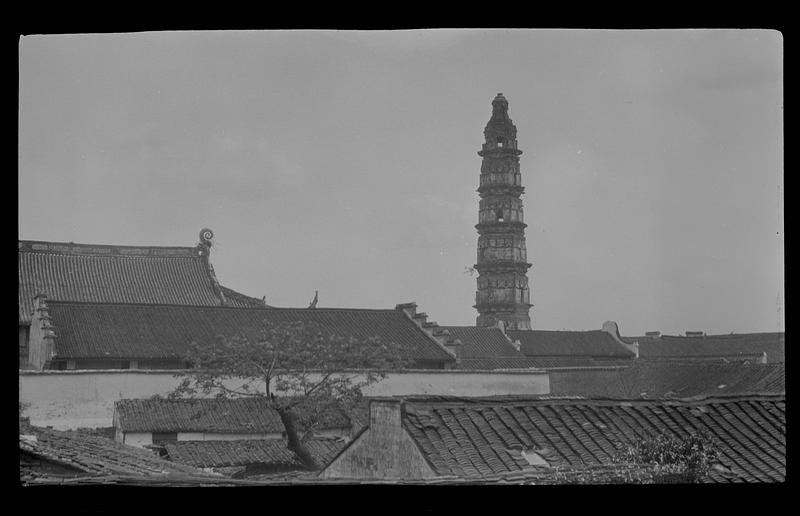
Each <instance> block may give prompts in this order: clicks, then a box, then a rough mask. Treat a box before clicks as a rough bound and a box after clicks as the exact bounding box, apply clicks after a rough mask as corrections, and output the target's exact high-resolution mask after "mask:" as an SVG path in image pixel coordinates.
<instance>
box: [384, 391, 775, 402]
mask: <svg viewBox="0 0 800 516" xmlns="http://www.w3.org/2000/svg"><path fill="white" fill-rule="evenodd" d="M396 397H397V398H400V399H402V400H403V401H404V402H406V403H408V404H419V405H425V404H437V405H445V404H465V405H477V404H482V403H513V402H537V403H546V402H563V401H575V402H588V403H594V402H618V403H637V404H648V403H656V404H662V403H670V404H675V403H684V404H692V403H728V402H732V401H746V400H758V399H767V400H768V399H785V398H786V393H785V392H783V391H782V392H748V393H710V394H699V395H696V396H690V397H686V398H633V397H616V396H591V397H589V396H578V395H549V394H544V395H529V394H501V395H497V396H476V397H466V396H448V395H424V394H422V395H411V396H396Z"/></svg>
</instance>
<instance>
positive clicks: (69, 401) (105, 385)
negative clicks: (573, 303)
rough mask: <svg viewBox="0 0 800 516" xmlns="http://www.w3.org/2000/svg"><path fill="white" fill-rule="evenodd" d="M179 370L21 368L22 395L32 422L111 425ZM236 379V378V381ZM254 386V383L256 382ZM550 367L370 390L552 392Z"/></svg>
mask: <svg viewBox="0 0 800 516" xmlns="http://www.w3.org/2000/svg"><path fill="white" fill-rule="evenodd" d="M174 375H175V371H142V370H138V371H134V370H115V371H98V370H93V371H20V372H19V400H20V401H24V402H27V403H30V407H29V408H28V409H27V410H26V411H25V413H24V415H26V416H28V417H30V420H31V423H32V424H34V425H41V426H45V425H50V426H53V427H54V428H59V429H66V428H77V427H89V428H92V427H109V426H113V422H112V418H113V413H114V401H116V400H119V399H123V398H149V397H151V396H153V395H156V394H158V395H161V396H166V395H167V394H169V392H170V391H172V390H173V389H174V388H175V387H176V386H177V385H178V382H179V381H180V379H179V378H176V377H175V376H174ZM232 385H233V383H232ZM254 387H255V386H254ZM549 392H550V381H549V377H548V374H547V372H546V371H508V372H494V371H491V372H489V371H487V372H480V371H461V370H455V371H453V370H417V371H404V372H402V373H390V374H389V375H388V376H387V377H386V379H384V380H383V381H381V382H379V383H377V384H374V385H372V386H371V387H369V388H367V389H365V390H364V394H365V395H367V396H395V395H410V394H435V395H436V394H438V395H454V396H493V395H502V394H548V393H549Z"/></svg>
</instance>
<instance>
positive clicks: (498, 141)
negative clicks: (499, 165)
mask: <svg viewBox="0 0 800 516" xmlns="http://www.w3.org/2000/svg"><path fill="white" fill-rule="evenodd" d="M497 146H498V147H500V148H503V138H501V137H500V136H498V137H497Z"/></svg>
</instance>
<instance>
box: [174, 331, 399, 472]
mask: <svg viewBox="0 0 800 516" xmlns="http://www.w3.org/2000/svg"><path fill="white" fill-rule="evenodd" d="M402 351H403V350H402V349H401V348H400V347H399V346H398V345H396V344H394V343H387V342H383V341H381V339H380V338H378V337H371V338H355V337H343V336H340V335H334V334H332V333H330V332H327V331H325V330H324V329H323V328H322V327H320V326H319V325H317V324H315V323H304V322H282V323H270V322H265V323H264V325H263V328H262V331H261V333H260V336H259V337H258V338H257V339H252V338H251V339H248V338H245V337H241V336H237V337H234V338H227V339H226V338H221V337H220V338H218V339H217V340H216V341H213V342H207V343H198V342H193V343H192V344H191V345H190V346H189V351H188V354H187V359H188V360H189V361H190V362H191V363H192V364H193V365H194V366H195V368H194V369H189V370H186V372H183V373H179V376H181V377H182V380H181V382H180V383H179V385H178V387H176V388H175V389H174V390H173V391H172V392H171V393H170V397H171V398H182V397H196V396H198V395H203V396H209V395H213V396H216V397H223V398H224V397H255V398H260V399H263V401H264V404H265V406H266V407H269V408H271V409H273V410H275V411H276V412H277V413H278V415H279V416H280V418H281V422H282V423H283V426H284V429H285V432H286V437H287V445H288V448H289V449H290V450H292V451H293V452H294V453H295V454H296V455H297V457H298V458H299V459H300V461H301V462H302V463H303V464H304V465H305V466H306V467H308V468H309V469H319V468H320V467H321V466H322V465H321V464H318V463H317V461H316V459H315V458H314V457H313V456H312V454H311V453H310V452H309V450H308V447H307V446H306V441H307V440H308V439H309V438H310V437H311V436H312V435H313V432H314V430H315V428H317V427H318V426H319V424H320V423H321V422H322V421H324V420H325V419H326V418H327V417H328V416H329V415H330V414H331V413H332V412H334V411H339V412H345V413H351V412H352V410H353V408H354V407H355V406H356V404H357V403H358V401H359V400H360V399H361V397H362V389H363V388H365V387H367V386H369V385H372V384H374V383H377V382H379V381H381V380H383V379H384V378H385V376H386V372H387V371H389V370H394V369H400V368H403V367H405V366H406V364H407V363H408V361H407V360H406V359H404V358H403V355H404V354H403V353H402Z"/></svg>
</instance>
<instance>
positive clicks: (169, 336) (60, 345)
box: [47, 301, 454, 362]
mask: <svg viewBox="0 0 800 516" xmlns="http://www.w3.org/2000/svg"><path fill="white" fill-rule="evenodd" d="M47 306H48V313H49V315H50V317H51V318H52V325H53V327H54V331H55V358H56V359H76V358H106V359H114V358H118V359H144V358H182V357H184V356H185V355H186V351H187V347H188V345H189V344H190V343H191V342H192V341H195V342H213V341H214V340H216V338H217V337H219V336H222V337H226V338H232V337H234V336H241V337H245V338H248V339H258V337H259V334H260V332H261V329H262V328H263V324H264V323H265V321H266V322H271V323H277V322H290V321H301V322H307V323H308V322H313V323H316V324H318V325H319V326H320V327H322V329H323V330H325V331H329V332H331V333H333V334H336V335H340V336H343V337H350V336H352V337H356V338H360V339H366V338H370V337H379V338H380V339H381V340H382V341H384V342H394V343H395V344H397V345H398V346H399V347H400V348H401V349H402V350H403V353H404V354H405V356H406V357H407V358H409V359H412V360H419V361H433V362H452V361H454V358H453V356H452V355H450V354H449V353H448V352H447V351H446V350H445V349H444V347H442V346H441V345H440V344H438V343H437V342H436V341H435V340H434V339H433V338H432V337H430V336H429V335H428V334H426V333H425V332H424V331H422V329H420V328H419V327H418V326H417V325H416V324H415V323H414V322H413V321H412V320H410V319H409V318H408V317H406V315H405V314H404V313H403V312H402V311H400V310H392V309H387V310H366V309H354V308H315V309H307V308H299V309H298V308H265V307H261V308H230V307H201V306H176V305H154V304H108V303H106V304H99V303H74V302H63V301H52V302H48V305H47Z"/></svg>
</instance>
